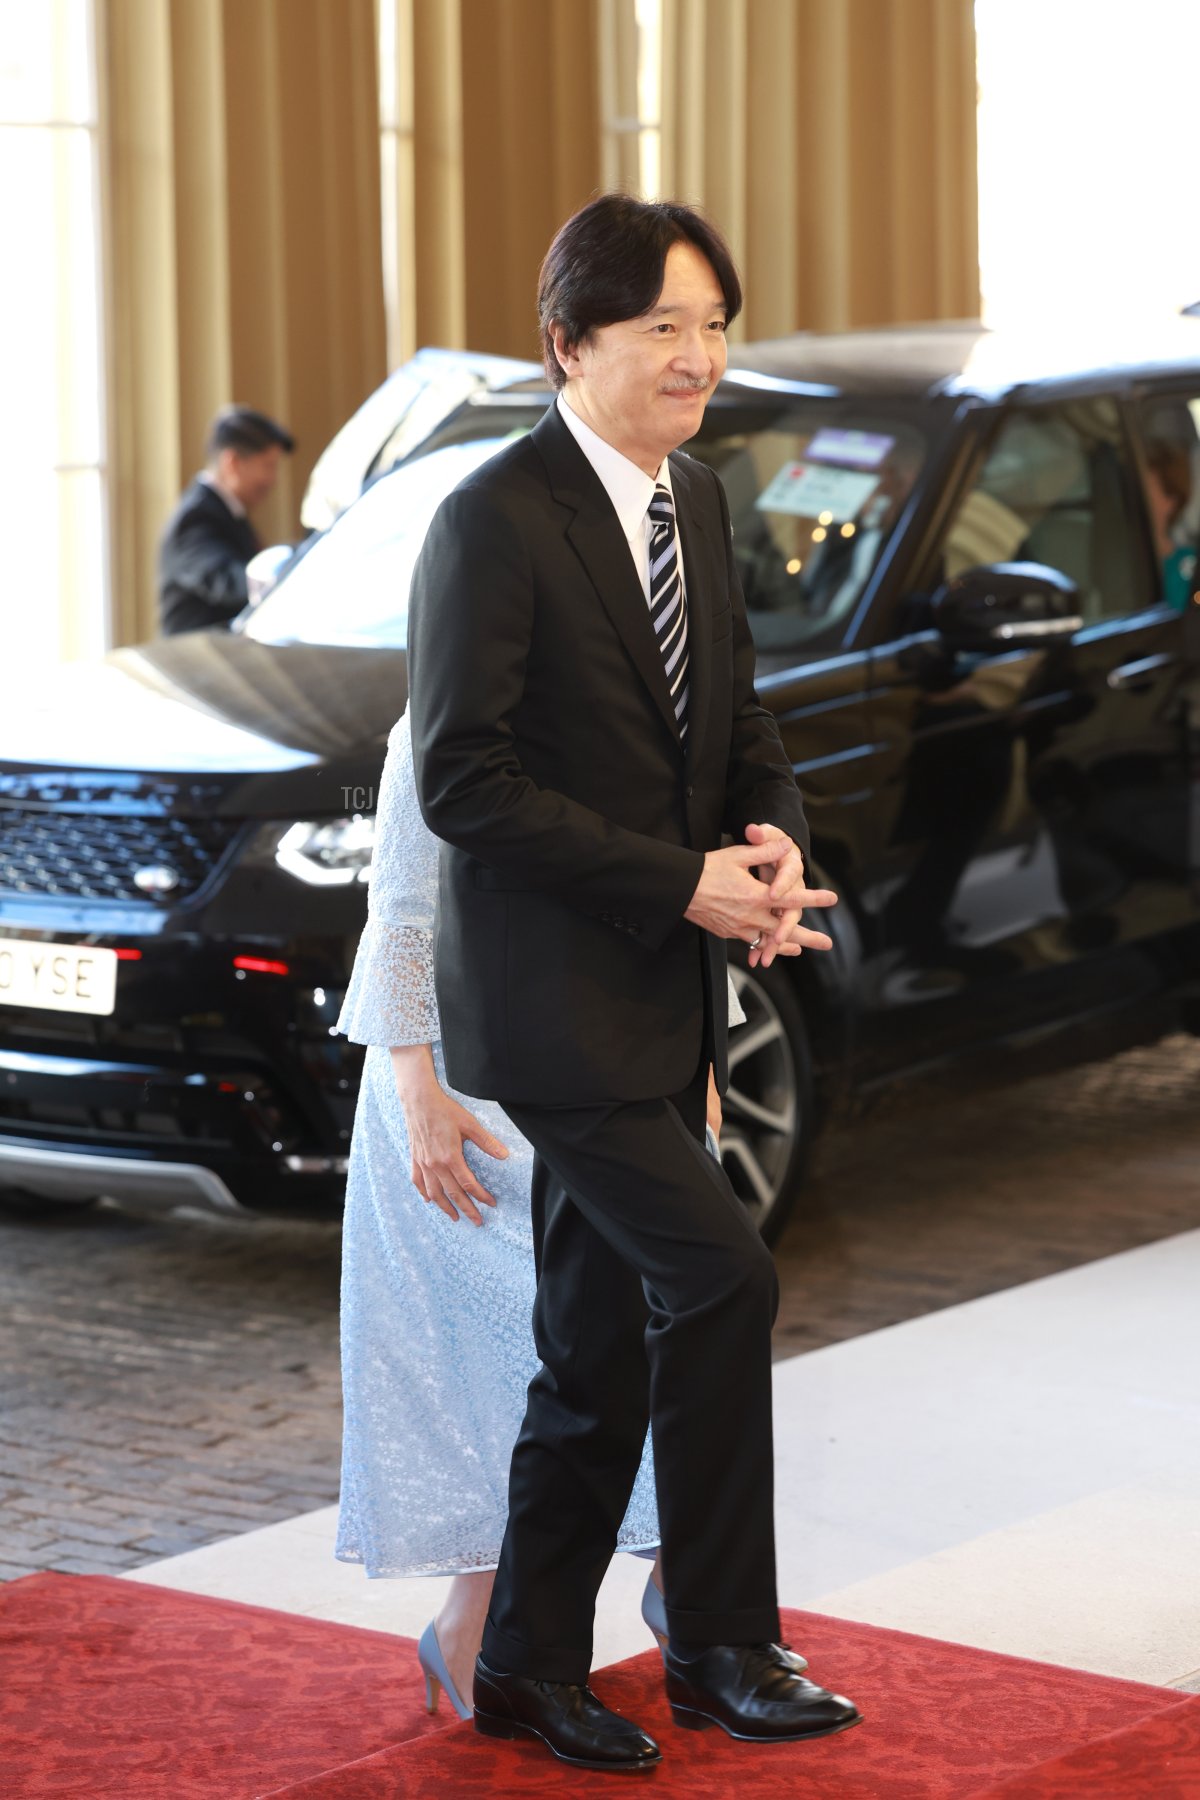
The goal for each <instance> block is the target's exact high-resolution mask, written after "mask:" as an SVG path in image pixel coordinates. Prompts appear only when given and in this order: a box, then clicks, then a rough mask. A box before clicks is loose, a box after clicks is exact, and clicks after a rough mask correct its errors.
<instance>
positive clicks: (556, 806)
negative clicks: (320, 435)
mask: <svg viewBox="0 0 1200 1800" xmlns="http://www.w3.org/2000/svg"><path fill="white" fill-rule="evenodd" d="M533 607H534V589H533V573H532V569H531V566H530V561H529V553H528V549H527V547H526V545H525V543H524V541H523V540H522V537H521V535H520V532H519V531H518V529H517V527H516V525H515V523H514V522H513V521H512V520H511V519H510V518H508V517H507V515H506V514H505V513H504V512H503V511H502V509H501V508H500V507H499V506H498V505H497V504H496V503H495V501H494V500H493V499H492V497H491V496H490V495H489V494H487V493H486V492H485V491H483V490H481V489H479V488H478V487H466V488H460V489H458V490H457V491H456V492H455V493H453V494H451V495H449V496H448V498H447V499H445V500H444V501H443V502H442V504H441V506H440V507H439V508H438V511H437V513H436V515H435V517H434V520H433V524H432V526H431V527H430V530H429V534H428V536H427V537H426V540H425V544H424V546H423V548H422V551H421V555H420V557H419V559H418V561H417V566H416V569H415V571H414V574H413V582H412V594H411V600H410V607H409V636H408V655H409V670H410V688H409V692H410V701H409V704H410V707H411V709H412V734H413V754H414V762H415V767H416V781H417V794H418V798H419V800H420V804H421V811H422V813H423V814H424V817H425V822H426V824H427V825H428V826H429V828H430V830H431V831H432V832H433V833H434V834H435V836H437V837H439V838H442V839H444V840H445V841H446V842H447V843H449V844H453V845H454V846H455V847H456V848H457V849H459V850H463V851H465V852H466V853H467V854H468V855H470V856H473V857H476V858H478V860H479V861H480V862H483V863H485V864H487V865H488V866H489V867H490V868H491V869H493V870H494V871H496V873H497V874H498V875H499V876H500V877H501V878H502V879H503V878H507V879H509V880H511V881H513V882H514V883H519V885H521V886H522V887H525V888H530V889H541V890H544V891H546V892H547V893H553V894H554V895H555V896H556V897H557V898H559V899H561V900H562V901H563V902H564V903H565V904H567V905H569V906H572V907H574V908H575V909H576V910H577V911H579V912H582V913H585V914H588V915H589V916H591V917H593V918H599V917H601V916H603V915H604V914H605V913H607V912H609V911H610V910H611V911H614V912H625V913H629V912H631V911H636V914H637V917H638V920H639V926H640V929H639V930H638V931H637V933H636V941H637V942H639V943H641V944H643V945H644V946H646V947H647V948H649V949H657V948H658V947H659V946H660V945H661V944H662V943H663V941H664V940H665V939H666V937H667V936H668V935H669V934H670V932H671V931H672V930H674V928H675V927H676V926H677V925H678V924H679V921H680V920H681V918H682V917H683V914H684V912H685V911H686V910H687V907H688V905H689V904H690V902H691V898H692V895H693V894H694V893H695V891H696V887H697V884H698V883H699V880H700V875H701V872H702V870H703V867H704V858H703V855H702V854H701V853H700V852H699V851H696V850H689V849H686V848H684V847H682V846H680V845H677V844H665V843H661V842H660V841H659V840H658V839H656V838H652V837H647V836H644V835H643V834H641V833H640V832H634V831H629V830H626V829H625V828H623V827H621V826H619V825H615V824H613V822H612V821H611V820H609V819H606V818H604V817H603V816H602V815H601V814H599V813H596V812H593V811H592V810H591V809H590V808H589V807H586V806H583V805H581V804H579V803H578V802H577V801H575V800H572V799H571V798H569V797H568V796H567V795H565V794H562V793H559V792H557V791H556V790H554V789H551V788H545V787H539V786H537V785H536V784H535V783H534V782H533V781H531V780H530V779H529V778H528V777H527V776H526V775H525V774H524V772H523V770H522V768H521V764H520V762H519V760H518V757H517V754H516V748H515V739H514V734H513V729H512V724H511V720H512V718H513V715H514V714H515V712H516V711H517V709H518V707H519V705H520V701H521V697H522V694H523V691H524V685H525V670H526V663H527V659H528V656H529V648H530V641H531V635H532V627H533Z"/></svg>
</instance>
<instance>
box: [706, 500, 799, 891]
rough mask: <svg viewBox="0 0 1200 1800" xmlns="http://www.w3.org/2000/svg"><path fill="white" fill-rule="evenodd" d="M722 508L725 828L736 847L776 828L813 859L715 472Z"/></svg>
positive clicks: (727, 506) (725, 507)
mask: <svg viewBox="0 0 1200 1800" xmlns="http://www.w3.org/2000/svg"><path fill="white" fill-rule="evenodd" d="M712 479H713V482H714V484H715V486H716V489H717V494H718V497H719V504H720V508H721V529H722V532H723V534H724V539H725V566H726V575H727V579H728V583H729V595H730V602H731V605H732V608H733V733H732V737H731V739H730V748H729V764H728V771H727V775H726V782H725V821H724V823H725V829H726V831H727V832H728V833H729V835H730V837H732V839H733V841H734V843H735V844H744V843H745V841H746V827H747V825H754V824H758V825H774V826H777V827H778V829H779V830H780V831H786V832H787V834H788V836H789V837H790V838H791V839H792V842H793V843H794V844H796V845H798V846H799V848H800V850H801V851H802V852H803V854H804V866H805V868H806V869H807V868H808V865H809V861H810V857H811V849H810V845H809V833H808V822H807V820H806V819H805V817H804V802H803V801H802V800H801V798H800V790H799V788H798V787H797V786H796V777H795V776H794V775H793V773H792V765H791V763H790V762H789V760H788V755H787V752H786V750H785V749H784V747H783V742H782V740H781V738H780V736H779V727H778V725H777V724H776V723H775V719H774V716H773V714H771V713H770V712H768V710H767V708H766V707H765V706H762V705H760V704H759V700H758V696H757V695H756V693H755V691H754V663H755V653H754V639H753V637H752V636H751V634H750V625H749V622H748V620H747V618H746V602H745V599H744V598H743V595H742V584H741V579H740V577H739V576H738V572H737V565H736V564H735V562H734V556H733V532H732V529H731V526H730V522H729V504H728V502H727V500H726V498H725V489H724V488H723V487H722V485H721V481H720V478H719V476H717V475H716V474H713V476H712Z"/></svg>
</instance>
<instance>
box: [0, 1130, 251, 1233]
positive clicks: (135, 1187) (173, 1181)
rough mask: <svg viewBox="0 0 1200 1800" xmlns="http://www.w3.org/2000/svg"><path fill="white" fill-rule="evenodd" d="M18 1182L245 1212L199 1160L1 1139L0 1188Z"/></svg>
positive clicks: (159, 1206)
mask: <svg viewBox="0 0 1200 1800" xmlns="http://www.w3.org/2000/svg"><path fill="white" fill-rule="evenodd" d="M6 1187H7V1188H21V1189H23V1190H24V1191H25V1192H27V1193H31V1194H37V1195H39V1196H41V1197H43V1198H45V1199H47V1200H51V1201H62V1200H93V1199H96V1198H98V1197H100V1196H102V1195H106V1196H108V1197H109V1198H111V1199H115V1200H133V1201H135V1202H136V1203H137V1205H138V1206H139V1207H140V1208H143V1209H146V1208H149V1209H152V1210H154V1211H156V1212H159V1211H161V1212H168V1211H170V1210H171V1209H172V1208H173V1207H176V1206H192V1207H197V1208H199V1209H200V1210H202V1211H204V1212H212V1213H222V1214H225V1215H226V1216H228V1215H229V1214H231V1213H237V1214H239V1215H240V1216H241V1217H243V1218H249V1217H250V1213H249V1209H248V1208H247V1207H244V1206H242V1205H241V1204H240V1203H239V1202H238V1201H237V1200H236V1199H235V1198H234V1196H233V1195H232V1194H231V1193H230V1191H229V1189H228V1188H227V1187H226V1185H225V1183H224V1182H223V1181H222V1180H221V1177H220V1176H219V1175H218V1174H216V1173H215V1172H214V1171H213V1170H212V1169H205V1168H202V1167H201V1165H200V1164H199V1163H167V1162H157V1161H153V1162H151V1161H148V1160H146V1159H144V1158H140V1157H133V1156H101V1155H98V1154H96V1153H94V1152H88V1151H80V1150H45V1149H40V1148H39V1147H38V1146H37V1145H35V1144H23V1143H21V1142H20V1141H17V1140H13V1139H11V1138H9V1139H0V1189H2V1188H6Z"/></svg>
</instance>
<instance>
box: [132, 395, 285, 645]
mask: <svg viewBox="0 0 1200 1800" xmlns="http://www.w3.org/2000/svg"><path fill="white" fill-rule="evenodd" d="M295 448H296V444H295V440H294V439H293V437H292V436H291V434H290V433H289V432H287V431H285V430H284V429H283V426H282V425H277V424H276V423H275V421H274V419H268V417H267V415H266V414H265V413H260V412H255V411H254V410H253V408H252V407H249V406H227V407H225V408H224V409H223V411H221V412H219V413H218V414H217V416H216V418H215V419H214V420H213V422H212V426H211V428H210V430H209V435H208V462H207V465H206V467H205V468H204V469H203V470H202V471H201V473H200V474H199V475H197V476H196V478H195V480H194V481H192V482H190V483H189V485H188V487H187V488H186V489H185V491H184V493H183V496H182V498H181V499H180V501H179V504H178V506H177V507H176V508H175V511H174V512H173V513H172V514H171V517H170V518H169V519H168V521H167V525H166V529H165V530H164V532H163V535H162V540H161V542H160V544H159V549H158V611H159V623H160V625H161V627H162V632H163V635H164V637H170V636H172V635H174V634H175V633H176V632H180V631H199V630H201V629H202V628H203V627H205V626H209V625H222V626H223V625H228V623H229V621H230V619H233V618H236V616H237V614H238V613H240V612H241V610H242V608H243V606H245V604H246V564H247V563H248V562H249V561H250V558H251V557H252V556H253V555H254V553H255V551H256V550H257V549H258V548H259V543H258V538H257V536H256V535H255V531H254V527H253V525H251V523H250V519H249V514H250V513H251V512H252V511H253V510H254V508H255V507H256V506H260V505H261V504H262V502H263V501H264V500H265V499H266V497H267V495H268V494H269V493H270V492H271V489H272V488H273V487H274V486H275V483H276V481H277V480H278V478H279V465H280V461H281V460H282V458H283V456H284V454H285V453H286V454H288V455H290V454H291V452H292V451H293V450H294V449H295Z"/></svg>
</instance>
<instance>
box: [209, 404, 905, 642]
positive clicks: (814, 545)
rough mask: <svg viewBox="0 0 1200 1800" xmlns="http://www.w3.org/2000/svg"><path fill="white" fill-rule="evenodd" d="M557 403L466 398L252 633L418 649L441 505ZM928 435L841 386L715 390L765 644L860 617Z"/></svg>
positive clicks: (285, 584)
mask: <svg viewBox="0 0 1200 1800" xmlns="http://www.w3.org/2000/svg"><path fill="white" fill-rule="evenodd" d="M545 404H546V402H545V399H544V398H542V397H538V396H530V397H529V398H528V399H525V398H524V397H522V398H521V399H520V400H519V401H518V402H517V403H516V404H512V403H507V402H496V401H491V400H488V401H484V402H482V403H472V404H468V405H465V406H463V407H462V408H461V409H460V410H459V411H458V412H457V413H456V414H455V415H454V417H453V418H451V419H449V420H447V421H446V423H445V424H444V425H442V426H441V427H440V428H439V429H438V430H437V431H435V432H434V433H433V435H432V436H431V437H430V438H429V440H428V441H427V443H425V444H424V445H422V446H421V447H420V449H419V450H417V451H416V452H414V454H413V455H411V456H410V457H408V458H407V459H406V460H405V461H404V462H402V463H401V464H399V465H398V466H397V467H396V468H395V469H393V470H391V471H390V472H389V473H387V474H385V475H381V476H379V477H378V478H377V479H375V480H374V481H373V482H371V483H370V484H369V485H368V487H367V488H366V489H365V490H364V491H363V493H362V494H361V495H360V497H359V498H358V500H356V501H355V503H354V504H353V506H351V507H349V508H348V509H347V510H346V511H345V512H344V513H343V514H342V515H341V517H340V518H339V519H338V520H337V521H336V522H335V524H333V525H332V526H331V527H330V529H329V530H328V531H326V532H325V533H323V534H322V535H321V536H320V537H318V538H315V539H313V540H311V542H310V543H309V544H308V545H307V546H306V547H305V549H304V552H303V554H302V555H300V556H298V557H297V558H296V560H295V561H294V562H293V563H292V564H291V565H290V566H289V567H288V568H287V569H286V570H285V571H284V574H283V575H282V577H281V578H280V580H279V582H278V583H277V585H276V586H275V587H274V588H273V589H272V590H271V592H270V593H269V594H268V595H267V596H266V598H265V599H264V600H263V601H262V602H261V603H260V604H259V605H258V606H257V607H256V608H255V610H254V611H253V612H252V613H250V614H248V615H246V616H245V617H244V620H243V623H242V629H243V630H244V631H245V632H246V634H247V635H248V636H250V637H253V638H257V639H258V640H259V641H260V642H262V643H271V644H286V643H309V644H343V645H358V646H370V645H387V646H389V647H396V646H398V647H403V645H404V642H405V633H406V626H407V619H408V592H409V585H410V582H411V580H412V572H413V566H414V564H415V562H416V559H417V556H418V554H419V552H420V549H421V545H422V543H423V542H424V539H425V533H426V531H427V529H428V527H429V522H430V520H431V519H432V517H433V514H434V512H435V511H436V509H437V507H438V504H439V503H440V501H441V500H442V499H443V498H444V497H445V496H446V495H447V494H448V493H449V492H450V491H451V489H452V488H454V487H455V486H456V485H457V484H458V482H460V481H461V480H462V479H463V478H464V476H466V475H468V474H470V473H471V471H472V470H473V469H476V468H478V466H479V465H480V464H481V463H483V462H485V461H486V460H487V458H488V457H490V456H493V455H495V453H496V452H497V451H498V450H500V449H502V448H503V447H504V446H505V444H507V443H510V442H511V441H512V440H513V439H514V438H518V437H521V436H523V435H524V434H525V433H526V432H528V431H530V430H532V428H533V427H534V425H536V423H537V421H538V419H539V418H540V417H541V415H542V412H543V410H544V407H545ZM925 448H926V445H925V439H924V436H923V434H922V432H921V430H920V428H919V427H918V425H917V424H916V423H915V422H914V420H913V418H912V416H911V414H910V413H909V412H908V411H907V410H906V409H903V408H901V407H897V408H896V409H895V410H894V411H893V410H892V409H891V408H890V407H889V406H888V405H886V404H882V403H874V404H867V403H864V402H862V401H858V400H846V399H841V398H839V397H837V396H831V397H821V398H816V397H813V398H811V399H810V398H808V397H798V396H795V395H791V394H783V395H779V394H774V393H772V394H762V395H760V394H757V393H752V394H749V395H748V394H747V393H746V391H745V390H744V389H742V388H740V387H736V386H734V385H732V384H727V386H726V387H724V388H722V389H721V390H720V391H719V392H718V394H717V395H716V396H715V397H714V399H713V401H712V403H711V404H710V406H709V408H708V411H707V413H706V415H705V421H704V425H703V428H702V430H701V431H700V433H699V435H698V436H697V437H696V438H694V439H693V440H692V441H691V442H690V443H689V444H688V445H687V449H688V451H689V453H690V454H691V455H693V456H695V457H697V458H699V460H701V461H702V462H706V463H708V464H709V465H710V466H711V467H712V468H714V469H716V470H717V472H718V474H719V475H720V476H721V479H722V481H723V483H724V485H725V491H726V493H727V494H728V496H729V510H730V515H731V518H732V521H733V532H734V537H733V543H734V554H735V557H736V560H737V564H738V571H739V574H740V576H741V580H742V586H743V588H744V591H745V595H746V605H747V609H748V611H749V615H750V622H751V625H752V628H753V631H754V637H755V641H756V642H757V644H758V646H759V648H760V649H761V650H764V651H772V650H779V651H782V650H788V649H794V648H800V647H802V646H803V645H804V644H806V643H807V642H809V641H812V640H816V639H818V638H822V637H825V636H826V635H827V634H828V633H829V632H830V631H831V630H833V629H834V628H836V627H838V626H840V625H843V624H844V623H845V622H846V621H847V620H848V619H849V617H850V615H851V614H852V613H853V611H854V609H855V607H856V606H857V604H858V601H859V599H860V598H861V596H862V594H863V592H864V590H865V588H866V585H867V582H868V580H869V578H870V576H871V574H872V572H873V570H874V569H875V566H876V564H877V562H878V560H879V557H880V553H881V552H882V550H883V548H884V546H885V545H886V543H887V542H888V539H889V538H890V536H891V534H892V531H893V530H894V528H895V525H896V523H897V521H898V519H899V517H900V515H901V513H902V512H903V509H904V505H905V502H906V501H907V499H908V496H909V494H910V493H911V491H912V488H913V484H914V482H915V481H916V478H917V475H918V473H919V471H920V468H921V464H922V461H923V460H924V456H925Z"/></svg>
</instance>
